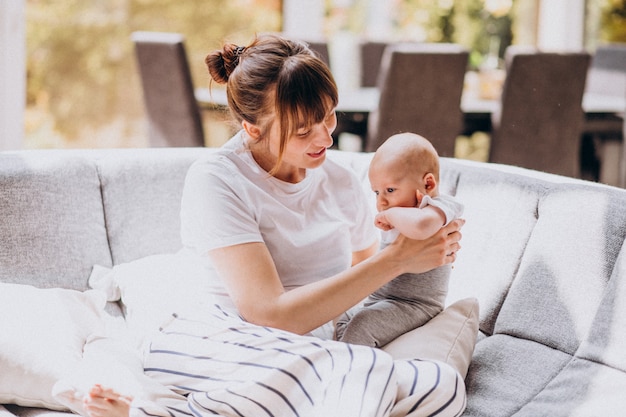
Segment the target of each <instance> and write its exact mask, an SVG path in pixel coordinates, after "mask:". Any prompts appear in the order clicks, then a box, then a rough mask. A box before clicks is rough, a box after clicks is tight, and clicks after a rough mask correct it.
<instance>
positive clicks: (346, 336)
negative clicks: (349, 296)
mask: <svg viewBox="0 0 626 417" xmlns="http://www.w3.org/2000/svg"><path fill="white" fill-rule="evenodd" d="M430 318H431V316H430V315H429V314H428V313H427V312H425V311H423V309H422V307H421V306H418V305H414V304H407V303H403V302H401V301H395V300H379V301H376V302H375V303H372V304H369V305H367V306H365V307H363V308H362V309H361V310H359V311H358V312H357V313H356V314H355V315H354V316H353V317H352V318H351V319H350V321H349V322H348V323H347V324H346V325H345V326H344V327H343V329H342V330H343V332H342V335H341V338H338V340H340V341H342V342H347V343H353V344H357V345H365V346H370V347H378V348H380V347H382V346H385V345H386V344H387V343H389V342H391V341H392V340H394V339H395V338H397V337H398V336H400V335H402V334H404V333H406V332H408V331H410V330H413V329H415V328H416V327H419V326H421V325H422V324H424V323H426V322H427V321H428V320H430Z"/></svg>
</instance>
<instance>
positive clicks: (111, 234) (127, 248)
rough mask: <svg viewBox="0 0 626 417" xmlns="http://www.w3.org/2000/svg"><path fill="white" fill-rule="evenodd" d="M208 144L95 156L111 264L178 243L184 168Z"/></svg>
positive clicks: (169, 248) (172, 248) (166, 250)
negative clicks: (96, 157) (97, 157)
mask: <svg viewBox="0 0 626 417" xmlns="http://www.w3.org/2000/svg"><path fill="white" fill-rule="evenodd" d="M207 152H211V149H210V148H180V149H176V148H157V149H138V150H129V151H126V152H115V151H110V152H108V153H105V154H104V155H105V156H104V157H101V158H99V159H98V160H97V164H98V171H99V173H100V178H101V181H102V200H103V204H104V211H105V213H106V227H107V232H108V238H109V243H110V245H111V255H112V257H113V263H114V264H120V263H124V262H129V261H132V260H135V259H139V258H142V257H144V256H148V255H154V254H159V253H173V252H176V251H177V250H178V249H180V248H181V246H182V243H181V239H180V201H181V196H182V190H183V184H184V181H185V176H186V174H187V170H188V168H189V166H190V165H191V163H192V162H193V161H194V160H195V159H196V158H198V157H199V156H201V155H202V154H204V153H207Z"/></svg>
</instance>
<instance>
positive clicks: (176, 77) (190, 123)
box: [131, 32, 204, 147]
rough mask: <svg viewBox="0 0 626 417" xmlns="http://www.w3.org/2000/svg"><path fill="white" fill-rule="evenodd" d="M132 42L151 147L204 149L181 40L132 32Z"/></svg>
mask: <svg viewBox="0 0 626 417" xmlns="http://www.w3.org/2000/svg"><path fill="white" fill-rule="evenodd" d="M131 39H132V41H133V42H134V44H135V53H136V58H137V66H138V69H139V74H140V78H141V85H142V87H143V97H144V105H145V110H146V116H147V119H148V139H149V143H150V146H153V147H166V146H172V147H173V146H187V147H189V146H204V132H203V128H202V119H201V116H200V109H199V107H198V103H197V102H196V99H195V95H194V88H193V83H192V80H191V72H190V70H189V63H188V61H187V54H186V51H185V46H184V37H183V36H182V35H180V34H177V33H164V32H133V33H132V35H131Z"/></svg>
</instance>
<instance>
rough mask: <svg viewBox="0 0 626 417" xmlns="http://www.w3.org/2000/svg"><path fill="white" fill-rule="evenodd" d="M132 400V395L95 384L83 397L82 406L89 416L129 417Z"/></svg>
mask: <svg viewBox="0 0 626 417" xmlns="http://www.w3.org/2000/svg"><path fill="white" fill-rule="evenodd" d="M132 401H133V398H132V397H129V396H126V395H122V394H119V393H117V392H116V391H114V390H112V389H110V388H104V387H102V386H101V385H99V384H96V385H94V387H93V388H91V390H90V391H89V393H88V394H87V395H86V396H85V398H84V399H83V408H84V409H85V411H86V412H87V414H89V416H90V417H129V413H130V404H131V402H132Z"/></svg>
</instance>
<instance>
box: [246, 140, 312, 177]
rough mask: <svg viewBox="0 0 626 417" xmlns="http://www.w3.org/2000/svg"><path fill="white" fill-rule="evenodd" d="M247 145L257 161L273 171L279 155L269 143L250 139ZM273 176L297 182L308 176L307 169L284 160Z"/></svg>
mask: <svg viewBox="0 0 626 417" xmlns="http://www.w3.org/2000/svg"><path fill="white" fill-rule="evenodd" d="M247 146H248V149H249V150H250V153H251V154H252V158H254V160H255V161H256V163H257V164H258V165H259V166H260V167H261V168H263V170H265V171H266V172H268V173H269V172H272V170H273V169H274V167H275V166H276V163H277V162H278V157H277V156H276V155H274V154H272V152H271V150H270V149H269V147H268V146H267V144H265V143H259V142H253V141H251V140H249V139H248V141H247ZM272 176H273V177H274V178H276V179H279V180H281V181H284V182H288V183H292V184H297V183H299V182H300V181H302V180H304V178H305V177H306V169H304V168H298V167H295V166H293V165H290V164H288V163H285V162H284V161H282V162H281V164H280V166H279V167H278V170H276V172H274V173H273V174H272Z"/></svg>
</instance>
